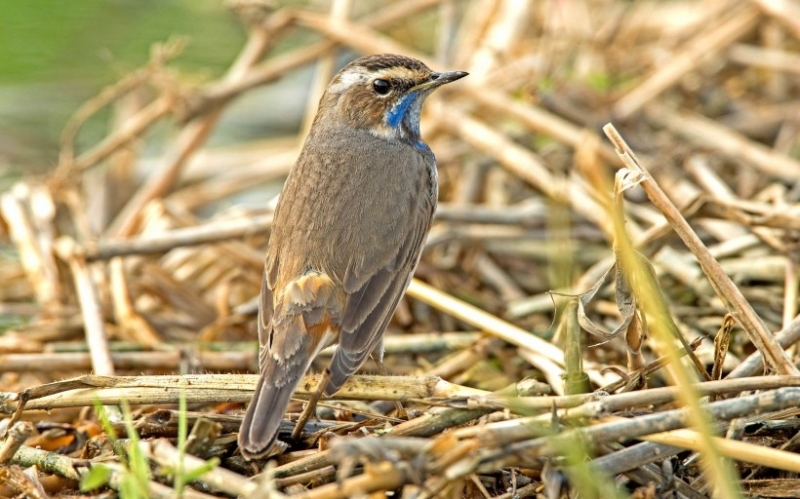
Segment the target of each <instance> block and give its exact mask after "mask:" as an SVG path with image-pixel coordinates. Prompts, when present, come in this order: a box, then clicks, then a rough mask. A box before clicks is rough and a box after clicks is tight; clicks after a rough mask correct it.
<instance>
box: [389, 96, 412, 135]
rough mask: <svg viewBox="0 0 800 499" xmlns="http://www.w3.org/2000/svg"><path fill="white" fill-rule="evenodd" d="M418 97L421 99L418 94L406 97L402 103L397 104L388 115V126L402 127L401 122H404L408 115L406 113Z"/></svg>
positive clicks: (401, 100)
mask: <svg viewBox="0 0 800 499" xmlns="http://www.w3.org/2000/svg"><path fill="white" fill-rule="evenodd" d="M417 97H419V95H418V94H417V92H411V93H409V94H406V95H404V96H403V98H402V99H400V102H398V103H397V104H395V105H394V107H392V108H391V109H390V110H389V111H388V112H387V113H386V124H387V125H389V126H390V127H392V128H397V127H398V126H400V122H401V121H403V117H404V116H405V115H406V112H408V108H409V107H410V106H411V104H412V103H413V102H414V101H415V100H416V99H417ZM415 128H416V127H415Z"/></svg>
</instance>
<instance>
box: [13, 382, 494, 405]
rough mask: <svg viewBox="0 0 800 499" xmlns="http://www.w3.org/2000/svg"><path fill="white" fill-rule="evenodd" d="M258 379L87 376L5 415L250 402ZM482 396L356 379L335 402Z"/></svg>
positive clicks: (34, 393) (304, 391)
mask: <svg viewBox="0 0 800 499" xmlns="http://www.w3.org/2000/svg"><path fill="white" fill-rule="evenodd" d="M257 380H258V375H255V374H206V375H186V376H114V377H108V376H97V375H85V376H79V377H77V378H72V379H69V380H64V381H57V382H54V383H48V384H46V385H41V386H38V387H34V388H29V389H27V390H24V391H23V392H21V394H20V395H19V396H16V395H12V394H6V397H5V399H0V402H2V404H0V412H14V411H15V410H17V407H12V406H16V404H15V403H13V402H14V401H18V400H20V399H21V400H23V401H24V408H25V409H49V408H54V407H83V406H92V405H93V404H94V403H95V402H100V403H101V404H104V405H110V404H118V403H120V402H121V401H123V400H127V401H128V402H129V403H130V404H132V405H138V404H174V403H177V402H178V399H179V396H180V394H181V387H180V384H181V383H183V382H185V383H186V387H187V388H186V390H185V391H186V400H187V402H190V403H214V402H247V401H248V400H250V398H251V397H252V394H253V390H254V389H255V386H256V382H257ZM318 382H319V375H318V374H314V375H307V376H305V377H304V378H303V380H302V382H301V383H300V386H299V387H298V389H297V391H296V392H295V397H297V398H301V399H307V398H308V397H310V396H311V394H312V393H313V390H312V388H313V387H315V386H316V385H317V383H318ZM486 393H488V392H485V391H483V390H477V389H475V388H469V387H466V386H460V385H456V384H454V383H449V382H447V381H445V380H443V379H441V378H439V377H437V376H353V377H351V378H350V379H349V380H348V381H347V382H346V383H345V384H344V386H343V387H342V388H341V389H340V390H339V391H338V392H337V393H336V394H335V395H333V396H332V397H330V399H333V400H342V399H343V400H399V401H402V400H408V399H411V400H424V399H430V398H432V397H433V398H451V397H469V396H472V395H482V394H486Z"/></svg>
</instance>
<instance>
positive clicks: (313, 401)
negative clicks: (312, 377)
mask: <svg viewBox="0 0 800 499" xmlns="http://www.w3.org/2000/svg"><path fill="white" fill-rule="evenodd" d="M330 379H331V372H330V371H329V370H328V369H325V370H324V371H323V372H322V376H321V377H320V379H319V384H318V385H317V389H316V390H315V391H314V393H312V394H311V398H310V399H309V400H308V404H307V405H306V407H305V409H303V412H302V413H300V417H299V418H298V419H297V424H295V425H294V430H292V440H297V439H298V438H300V435H302V434H303V428H304V427H305V425H306V423H308V420H309V419H311V416H312V415H313V414H315V413H316V410H317V402H319V398H320V397H321V396H322V394H323V393H324V392H325V388H326V387H327V386H328V381H330Z"/></svg>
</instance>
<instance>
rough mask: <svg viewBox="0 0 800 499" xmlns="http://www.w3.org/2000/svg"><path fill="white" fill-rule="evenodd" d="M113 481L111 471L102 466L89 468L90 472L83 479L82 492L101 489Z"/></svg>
mask: <svg viewBox="0 0 800 499" xmlns="http://www.w3.org/2000/svg"><path fill="white" fill-rule="evenodd" d="M110 479H111V470H110V469H108V467H106V466H103V465H102V464H95V465H93V466H92V467H91V468H89V472H88V473H86V474H85V475H83V476H82V477H81V484H80V486H81V492H89V491H92V490H94V489H99V488H100V487H102V486H104V485H105V484H107V483H108V481H109V480H110Z"/></svg>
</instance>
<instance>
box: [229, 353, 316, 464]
mask: <svg viewBox="0 0 800 499" xmlns="http://www.w3.org/2000/svg"><path fill="white" fill-rule="evenodd" d="M305 367H306V362H300V363H299V365H297V364H295V365H292V366H287V365H283V366H280V365H279V364H278V363H277V362H276V361H275V360H274V359H268V360H267V361H266V365H264V366H262V372H261V376H259V379H258V385H256V390H255V393H254V394H253V399H252V400H251V402H250V405H249V406H248V407H247V412H245V415H244V420H243V421H242V426H241V428H240V429H239V448H240V449H241V451H242V455H243V456H244V457H245V459H248V460H251V459H259V458H262V457H264V456H266V455H267V454H269V451H270V449H271V448H272V444H274V443H275V440H276V438H277V436H278V430H280V427H281V421H282V420H283V414H284V412H286V408H287V407H288V406H289V400H290V399H291V397H292V393H294V391H295V389H296V388H297V385H298V384H299V383H300V379H301V378H302V376H303V373H304V372H305ZM276 368H277V369H276ZM276 370H281V373H280V376H275V374H277V373H275V372H274V371H276ZM270 371H273V372H270Z"/></svg>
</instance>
